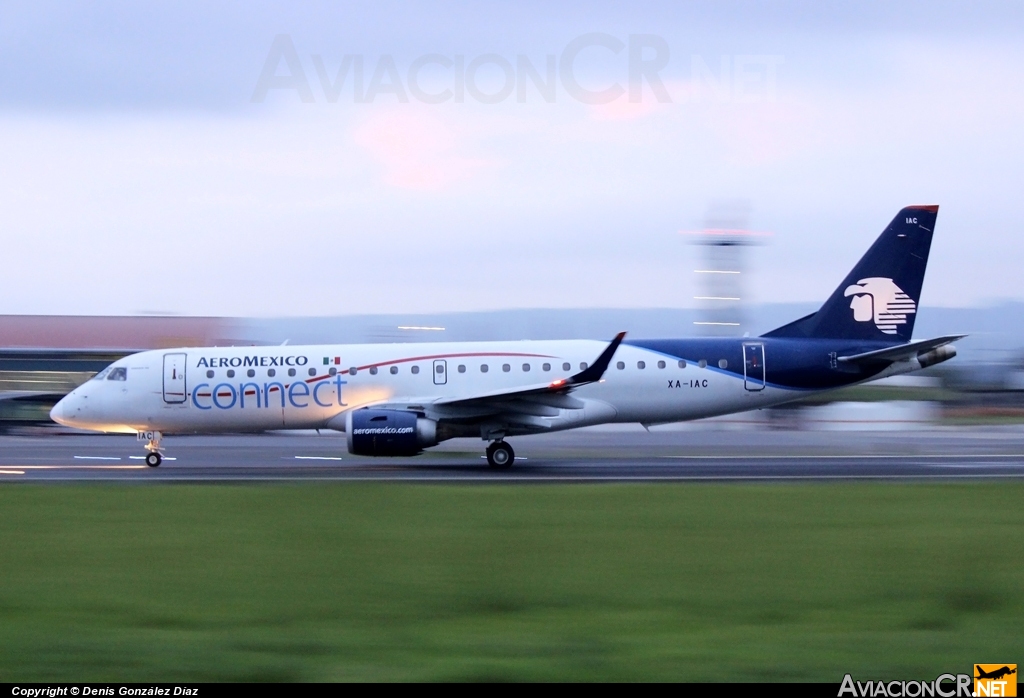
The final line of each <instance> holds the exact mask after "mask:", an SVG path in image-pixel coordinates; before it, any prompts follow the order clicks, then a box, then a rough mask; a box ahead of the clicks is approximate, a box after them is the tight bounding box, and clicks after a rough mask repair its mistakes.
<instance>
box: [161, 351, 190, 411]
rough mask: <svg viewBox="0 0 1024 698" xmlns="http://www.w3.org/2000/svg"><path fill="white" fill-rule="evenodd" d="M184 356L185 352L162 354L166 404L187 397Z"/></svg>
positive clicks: (176, 402) (183, 399)
mask: <svg viewBox="0 0 1024 698" xmlns="http://www.w3.org/2000/svg"><path fill="white" fill-rule="evenodd" d="M185 358H186V356H185V354H164V402H166V403H168V404H172V405H174V404H180V403H183V402H185V400H187V399H188V394H187V393H186V392H185Z"/></svg>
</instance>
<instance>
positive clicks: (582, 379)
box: [558, 332, 626, 387]
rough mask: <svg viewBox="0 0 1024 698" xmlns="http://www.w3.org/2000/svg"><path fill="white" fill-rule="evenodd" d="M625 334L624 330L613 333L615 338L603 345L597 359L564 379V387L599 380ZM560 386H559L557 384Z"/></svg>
mask: <svg viewBox="0 0 1024 698" xmlns="http://www.w3.org/2000/svg"><path fill="white" fill-rule="evenodd" d="M625 336H626V333H625V332H619V333H618V334H617V335H615V339H613V340H612V341H611V343H610V344H609V345H608V346H607V347H605V350H604V351H602V352H601V355H600V356H599V357H597V361H595V362H594V363H593V364H591V365H590V366H588V367H587V368H585V369H583V370H582V371H580V372H579V373H577V374H576V375H575V376H572V377H571V378H569V379H568V380H566V381H565V387H573V386H577V385H583V384H585V383H596V382H597V381H599V380H601V376H603V375H604V372H605V371H607V370H608V364H610V363H611V362H612V357H613V356H614V355H615V350H616V349H618V348H619V345H620V344H622V339H623V338H624V337H625ZM558 387H561V386H558Z"/></svg>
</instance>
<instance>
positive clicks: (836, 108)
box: [0, 2, 1024, 315]
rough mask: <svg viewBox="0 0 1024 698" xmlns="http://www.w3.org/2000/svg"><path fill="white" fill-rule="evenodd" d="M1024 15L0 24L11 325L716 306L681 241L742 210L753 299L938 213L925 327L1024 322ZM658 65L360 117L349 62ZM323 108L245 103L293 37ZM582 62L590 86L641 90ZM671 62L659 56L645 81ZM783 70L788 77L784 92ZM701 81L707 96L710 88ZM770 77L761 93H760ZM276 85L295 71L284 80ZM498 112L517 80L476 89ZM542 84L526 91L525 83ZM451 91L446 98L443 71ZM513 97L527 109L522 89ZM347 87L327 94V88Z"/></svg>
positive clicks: (80, 11)
mask: <svg viewBox="0 0 1024 698" xmlns="http://www.w3.org/2000/svg"><path fill="white" fill-rule="evenodd" d="M1022 15H1024V9H1022V6H1021V5H1017V4H1010V3H995V4H984V3H972V4H969V5H968V4H939V3H935V2H927V3H909V2H907V3H889V2H884V3H863V4H858V5H855V6H853V5H851V6H849V7H847V6H846V5H843V6H842V7H837V8H833V7H831V6H824V5H822V4H820V3H810V2H807V3H721V2H715V3H710V2H708V3H675V2H673V3H640V4H635V3H630V4H629V5H628V7H627V6H626V5H624V4H621V3H616V4H613V3H606V4H597V5H595V4H593V3H579V4H570V3H565V4H562V5H560V6H559V7H557V8H552V7H551V6H550V4H548V3H536V4H524V3H515V4H512V3H505V4H485V3H407V4H406V3H390V4H388V3H374V4H367V5H366V6H347V5H343V4H339V3H305V4H303V5H302V6H301V7H300V8H298V9H295V8H293V7H290V6H287V5H285V4H281V5H280V6H270V5H264V6H259V5H255V4H253V3H227V2H224V3H219V4H217V5H215V6H214V7H208V6H207V4H205V3H165V4H156V3H152V4H145V5H139V4H137V3H81V4H75V3H52V4H49V3H38V2H33V3H18V2H6V3H4V4H3V5H0V152H2V153H3V157H2V158H0V231H2V239H3V241H4V261H5V264H4V274H3V275H0V291H2V297H3V298H4V301H5V302H4V303H3V309H4V312H32V313H123V312H133V311H138V310H147V309H148V310H166V311H173V312H183V313H190V314H238V315H307V314H334V313H352V312H377V313H380V312H389V311H395V312H414V311H422V312H442V311H451V310H463V309H486V308H510V307H582V306H615V307H652V306H661V307H672V306H686V305H690V304H691V301H690V297H691V296H692V295H693V288H692V281H693V279H692V277H693V274H692V273H691V271H692V269H693V266H694V261H695V252H694V250H693V249H692V248H690V247H688V246H687V245H686V244H685V242H684V239H683V237H682V236H680V235H679V234H678V231H679V230H690V229H694V228H697V227H699V226H700V224H701V220H702V218H703V216H704V213H705V211H706V210H707V207H708V206H709V204H711V203H712V202H714V201H716V200H721V199H743V200H747V201H749V202H750V204H751V205H752V208H753V214H752V217H751V226H752V227H753V228H755V229H758V230H766V231H771V232H772V233H773V235H772V237H771V243H770V244H769V245H767V246H765V247H762V248H757V249H756V250H755V251H754V254H755V257H756V259H755V260H754V268H753V271H754V273H753V275H752V278H751V282H750V288H751V290H752V291H753V293H754V296H755V298H756V300H758V301H761V302H768V301H809V300H818V299H822V298H824V297H825V295H827V293H828V292H829V291H831V289H832V288H833V287H834V286H835V284H836V283H838V282H839V280H840V279H841V278H842V276H843V275H844V274H845V273H846V271H847V270H848V269H849V267H850V266H852V264H853V263H854V262H855V261H856V259H857V257H858V256H859V255H860V254H861V253H862V252H863V250H864V249H866V248H867V246H868V245H869V244H870V242H871V241H872V240H873V238H874V237H875V235H877V234H878V232H880V230H881V229H882V227H883V226H884V225H885V224H886V223H887V222H888V221H889V220H890V219H891V218H892V216H893V215H895V213H896V212H897V210H898V209H899V208H900V207H901V206H903V205H906V204H911V203H938V204H941V205H942V210H941V212H940V215H939V222H938V230H937V235H936V238H935V244H934V247H933V252H932V264H931V267H930V270H929V276H928V279H927V280H926V282H925V290H924V298H923V299H922V300H923V302H924V303H926V304H933V305H958V306H962V305H968V304H976V303H980V302H985V301H987V300H990V299H994V298H1016V299H1021V298H1024V292H1022V291H1021V290H1020V287H1019V285H1018V284H1017V283H1016V277H1017V274H1018V273H1019V272H1018V271H1017V267H1018V266H1019V260H1020V259H1022V258H1024V254H1022V253H1024V242H1022V236H1020V235H1019V231H1020V230H1021V224H1022V222H1024V213H1022V212H1021V211H1020V207H1019V206H1017V201H1018V199H1019V194H1018V190H1019V188H1020V182H1021V174H1022V165H1021V163H1022V162H1024V137H1022V135H1021V128H1020V124H1021V123H1024V119H1022V117H1024V73H1022V66H1024V60H1022V59H1024V42H1022V41H1021V39H1022V32H1021V29H1022V26H1024V16H1022ZM594 32H598V33H604V34H607V35H608V36H610V37H612V38H613V39H615V40H618V41H621V42H623V44H624V45H627V46H628V43H629V41H630V39H629V36H630V35H631V34H642V35H654V36H655V37H657V38H660V39H663V40H664V42H665V44H666V45H667V47H668V49H669V52H670V54H669V55H670V57H669V60H668V64H667V65H666V66H665V67H664V68H663V69H661V70H659V72H658V76H659V77H660V78H661V79H662V80H663V82H664V85H665V89H666V90H667V92H668V93H669V95H670V96H671V98H672V102H671V103H663V102H659V101H658V100H657V99H656V95H655V93H654V91H653V90H652V88H651V86H650V85H649V84H648V85H646V87H645V89H644V92H643V99H642V101H640V102H639V103H636V102H632V103H631V102H629V101H628V99H627V98H626V97H625V96H624V97H622V98H620V99H618V100H616V101H614V102H611V103H609V104H599V105H588V104H583V103H581V102H580V101H579V100H578V99H575V98H574V96H573V94H570V93H569V91H567V90H566V89H565V86H564V85H563V84H561V83H559V88H558V90H557V93H556V96H555V99H554V102H553V103H549V102H547V101H545V100H544V99H543V97H542V96H541V95H540V93H539V92H538V91H536V89H535V88H534V87H533V86H532V85H531V86H530V87H529V89H528V90H527V92H526V101H525V102H519V101H517V98H516V95H517V93H516V92H515V91H514V90H513V93H512V95H511V97H509V98H508V99H505V100H503V101H501V102H499V103H497V104H482V103H480V101H479V100H475V99H473V98H472V96H471V95H470V96H467V98H466V99H465V101H463V102H462V103H455V102H454V101H453V100H450V101H447V102H445V103H442V104H436V105H435V104H424V103H422V102H420V101H418V100H417V99H415V97H413V98H411V99H410V102H409V103H400V102H399V99H398V98H397V97H396V96H395V95H394V94H388V93H387V91H386V90H385V91H383V92H381V93H379V94H377V95H376V97H375V98H374V99H373V101H372V102H370V103H364V102H359V103H357V102H356V98H355V97H354V96H353V92H352V75H351V74H349V75H348V76H347V80H346V84H345V87H344V88H343V89H342V91H341V92H340V96H339V98H338V99H337V101H335V102H333V103H331V102H329V101H328V99H327V97H326V94H325V89H324V85H323V84H322V81H321V79H320V78H319V76H318V73H317V70H316V67H315V63H314V59H313V56H314V55H316V56H319V57H321V60H322V61H323V65H324V66H325V68H326V70H327V73H328V77H331V78H333V76H334V74H335V73H336V72H337V71H338V69H339V66H341V65H342V61H343V60H344V57H345V56H346V55H350V56H352V55H358V56H361V57H362V60H363V62H364V70H363V72H364V86H363V87H364V90H365V89H366V85H367V84H368V83H370V82H371V81H372V74H373V72H374V69H375V67H376V66H378V65H379V64H380V62H381V56H386V57H391V60H393V62H394V65H395V67H396V70H397V74H398V76H399V78H400V80H401V81H403V82H404V83H405V84H404V86H403V89H405V91H406V92H409V84H408V83H409V73H408V70H409V66H410V64H412V63H413V62H414V61H415V60H416V59H417V58H418V57H421V56H424V55H426V54H439V55H440V56H442V57H445V58H446V59H455V58H457V57H458V56H464V57H465V58H464V60H465V61H466V62H470V61H472V60H473V59H474V58H475V57H479V56H482V55H484V54H496V55H497V56H499V57H501V58H503V59H504V60H507V61H508V62H509V64H510V65H512V66H515V67H518V64H517V57H518V56H520V55H522V56H525V57H526V59H527V60H529V61H530V63H531V65H533V66H537V67H539V68H540V69H541V70H543V66H544V65H545V60H546V56H548V55H554V56H556V57H558V58H559V60H561V57H562V54H563V50H564V49H565V48H566V46H567V45H568V44H569V42H571V41H572V40H573V39H576V38H578V37H580V36H581V35H585V34H588V33H594ZM279 34H287V35H288V36H289V37H290V40H291V42H292V45H294V48H295V52H296V56H297V58H298V60H299V62H300V64H301V70H302V73H303V74H304V76H305V79H306V80H307V81H308V83H309V85H310V89H311V94H312V97H313V102H312V103H302V102H301V101H300V99H299V97H298V94H297V93H296V91H294V90H282V89H278V90H271V91H270V92H269V94H268V97H267V99H266V100H265V101H263V102H262V103H253V102H252V101H251V99H250V98H251V97H252V96H253V94H254V90H255V88H256V86H257V83H258V80H259V78H260V75H261V71H262V70H263V67H264V62H265V61H266V59H267V56H268V52H269V50H270V47H271V44H272V42H273V41H274V38H275V36H277V35H279ZM628 53H629V51H628V48H626V49H624V50H623V51H622V52H621V53H620V54H618V55H615V54H613V53H611V52H610V51H608V50H605V49H601V48H594V47H591V48H588V49H586V50H585V51H584V52H582V53H580V55H579V57H578V59H577V61H576V63H575V76H576V77H577V78H578V80H579V81H580V82H581V84H582V85H583V86H585V87H586V88H587V89H594V90H597V89H602V88H604V87H606V86H608V85H611V84H613V83H616V82H617V83H620V84H622V85H628V78H629V71H628ZM645 55H648V56H649V55H650V51H648V54H645ZM769 65H770V66H771V70H772V71H774V72H773V73H772V74H771V79H770V80H769V76H768V72H767V71H768V68H767V67H766V66H769ZM702 71H703V72H702ZM744 71H746V72H744ZM277 72H278V74H284V73H286V72H287V70H286V66H285V65H284V64H282V65H280V66H279V68H278V71H277ZM476 76H477V77H476V83H477V86H478V87H479V88H480V90H481V92H488V91H490V92H491V93H493V92H494V91H495V90H497V89H500V87H501V85H502V84H503V82H502V81H503V75H502V73H501V71H500V69H499V68H498V67H497V66H496V65H494V64H491V65H484V66H483V67H481V68H480V70H479V71H477V73H476ZM516 79H521V76H517V78H516ZM420 80H421V83H422V86H423V87H424V88H425V89H426V90H427V91H428V92H431V93H437V92H440V91H441V90H443V89H446V87H450V86H453V85H452V80H453V78H452V72H451V71H448V70H447V69H445V68H444V67H442V66H438V65H433V66H427V67H426V68H425V69H424V70H423V71H422V72H421V73H420ZM509 84H512V83H509ZM328 87H329V85H328Z"/></svg>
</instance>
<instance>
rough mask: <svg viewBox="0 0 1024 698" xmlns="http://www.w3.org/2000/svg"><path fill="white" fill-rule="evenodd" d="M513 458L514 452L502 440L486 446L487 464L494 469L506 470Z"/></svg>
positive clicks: (514, 457) (514, 458) (514, 456)
mask: <svg viewBox="0 0 1024 698" xmlns="http://www.w3.org/2000/svg"><path fill="white" fill-rule="evenodd" d="M515 460H516V452H515V451H513V450H512V447H511V446H510V445H508V444H507V443H505V442H504V441H495V442H494V443H492V444H491V445H490V446H488V447H487V464H488V465H490V466H491V467H492V468H494V469H495V470H507V469H509V468H511V467H512V464H513V463H515Z"/></svg>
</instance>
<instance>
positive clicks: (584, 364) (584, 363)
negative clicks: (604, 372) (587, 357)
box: [580, 361, 587, 371]
mask: <svg viewBox="0 0 1024 698" xmlns="http://www.w3.org/2000/svg"><path fill="white" fill-rule="evenodd" d="M580 370H581V371H586V370H587V362H586V361H581V362H580Z"/></svg>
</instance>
